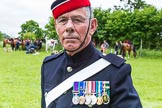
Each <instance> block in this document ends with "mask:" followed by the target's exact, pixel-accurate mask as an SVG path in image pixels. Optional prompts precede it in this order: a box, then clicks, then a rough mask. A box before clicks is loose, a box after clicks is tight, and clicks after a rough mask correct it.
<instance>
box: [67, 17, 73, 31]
mask: <svg viewBox="0 0 162 108" xmlns="http://www.w3.org/2000/svg"><path fill="white" fill-rule="evenodd" d="M66 32H74V24H73V22H72V20H71V19H68V21H67V23H66Z"/></svg>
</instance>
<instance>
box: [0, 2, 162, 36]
mask: <svg viewBox="0 0 162 108" xmlns="http://www.w3.org/2000/svg"><path fill="white" fill-rule="evenodd" d="M53 1H54V0H1V2H0V31H1V32H3V33H6V34H8V35H10V36H12V37H17V36H18V32H20V31H21V28H20V26H21V25H22V24H24V23H25V22H26V21H29V20H34V21H36V22H38V23H39V25H40V27H42V28H44V25H45V24H47V23H48V21H49V16H51V10H50V6H51V4H52V2H53ZM90 1H91V3H92V7H99V6H101V7H102V8H104V9H107V8H113V6H114V5H120V0H90ZM146 2H147V3H149V4H152V5H154V6H156V7H157V8H158V9H160V8H162V2H160V0H146Z"/></svg>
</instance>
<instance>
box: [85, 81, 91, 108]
mask: <svg viewBox="0 0 162 108" xmlns="http://www.w3.org/2000/svg"><path fill="white" fill-rule="evenodd" d="M91 101H92V100H91V81H87V82H86V95H85V104H86V105H89V104H91Z"/></svg>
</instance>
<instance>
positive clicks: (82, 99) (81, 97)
mask: <svg viewBox="0 0 162 108" xmlns="http://www.w3.org/2000/svg"><path fill="white" fill-rule="evenodd" d="M85 100H86V99H85V97H84V96H80V97H79V104H80V105H83V104H84V103H85Z"/></svg>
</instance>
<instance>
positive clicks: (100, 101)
mask: <svg viewBox="0 0 162 108" xmlns="http://www.w3.org/2000/svg"><path fill="white" fill-rule="evenodd" d="M102 103H103V99H102V97H98V98H97V105H102Z"/></svg>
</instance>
